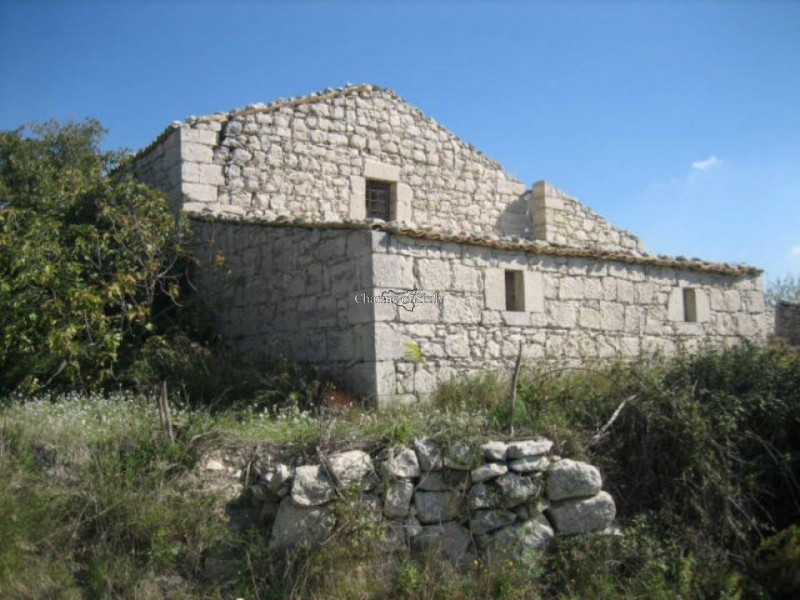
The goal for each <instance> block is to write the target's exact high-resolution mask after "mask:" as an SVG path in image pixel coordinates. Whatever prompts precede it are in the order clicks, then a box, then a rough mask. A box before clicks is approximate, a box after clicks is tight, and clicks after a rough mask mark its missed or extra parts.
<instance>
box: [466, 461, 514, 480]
mask: <svg viewBox="0 0 800 600" xmlns="http://www.w3.org/2000/svg"><path fill="white" fill-rule="evenodd" d="M507 472H508V467H507V466H506V465H503V464H500V463H486V464H485V465H481V466H480V467H478V468H477V469H472V471H471V472H470V477H471V478H472V481H474V482H475V483H482V482H484V481H489V480H490V479H495V478H496V477H500V476H501V475H505V474H506V473H507Z"/></svg>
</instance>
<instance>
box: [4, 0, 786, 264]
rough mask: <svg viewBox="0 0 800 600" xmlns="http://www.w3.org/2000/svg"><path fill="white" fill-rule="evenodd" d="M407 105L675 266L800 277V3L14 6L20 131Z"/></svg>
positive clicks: (8, 46)
mask: <svg viewBox="0 0 800 600" xmlns="http://www.w3.org/2000/svg"><path fill="white" fill-rule="evenodd" d="M347 82H353V83H362V82H370V83H376V84H379V85H383V86H387V87H390V88H392V89H394V90H395V91H396V92H397V93H398V94H400V96H402V97H403V98H405V99H406V100H408V101H409V102H411V103H412V104H414V105H416V106H418V107H419V108H421V109H422V110H423V111H424V112H425V113H426V114H428V115H429V116H431V117H433V118H435V119H436V120H437V121H439V122H440V123H442V124H444V125H445V126H447V127H449V128H450V129H451V130H452V131H454V132H455V133H456V134H458V135H459V136H460V137H462V138H463V139H465V140H466V141H469V142H472V143H473V144H475V145H476V146H477V147H479V148H481V149H482V150H483V151H484V152H486V153H487V154H488V155H489V156H491V157H492V158H495V159H496V160H498V161H500V162H501V163H502V164H503V165H504V166H505V167H506V169H507V170H508V171H510V172H511V173H512V174H514V175H515V176H517V177H519V178H520V179H522V180H523V181H525V182H526V183H528V184H530V183H532V182H534V181H536V180H539V179H547V180H549V181H551V182H552V183H554V184H556V185H557V186H559V187H561V188H562V189H564V190H565V191H567V192H568V193H570V194H572V195H575V196H577V197H578V198H579V199H581V200H582V201H584V202H585V203H587V204H588V205H589V206H590V207H592V208H593V209H595V210H596V211H598V212H600V213H601V214H603V215H604V216H606V217H608V218H609V219H610V220H611V221H612V222H614V223H615V224H617V225H619V226H621V227H625V228H627V229H629V230H631V231H633V232H634V233H636V234H638V235H640V236H641V237H642V239H643V240H644V242H645V244H646V246H647V248H648V249H649V250H651V251H653V252H660V253H667V254H676V255H686V256H698V257H702V258H707V259H712V260H724V261H733V262H739V261H744V262H748V263H750V264H755V265H757V266H760V267H763V268H765V269H766V270H767V277H768V278H774V277H777V276H782V275H786V274H789V273H792V274H795V275H798V274H800V2H745V3H734V2H726V3H712V2H702V3H698V2H682V3H656V2H644V1H640V2H632V1H628V2H620V3H612V2H589V1H584V2H566V3H550V2H522V1H518V2H508V3H502V2H500V3H498V2H493V3H488V2H487V3H482V2H465V3H458V2H454V1H452V2H444V3H428V2H388V1H385V2H371V3H370V2H366V1H364V2H356V3H345V2H281V3H277V2H254V1H241V2H224V3H223V2H210V1H209V2H189V1H174V2H139V3H133V2H113V3H112V2H100V1H94V2H83V3H81V2H68V1H67V2H42V3H36V2H22V1H13V0H10V1H9V0H6V1H5V2H3V3H2V4H0V128H2V129H9V128H14V127H17V126H19V125H21V124H23V123H25V122H29V121H41V120H44V119H48V118H56V119H65V118H68V117H69V118H75V119H80V118H83V117H86V116H94V117H97V118H99V119H100V120H101V121H102V122H103V123H104V124H105V126H106V127H108V128H109V130H110V134H109V137H108V146H109V147H112V148H117V147H120V146H124V147H128V148H131V149H136V148H139V147H141V146H143V145H145V144H147V143H148V142H149V141H150V140H151V139H153V138H154V137H155V136H156V135H157V134H158V133H159V132H160V131H161V130H162V129H163V128H164V127H165V126H166V125H167V124H169V123H170V122H171V121H173V120H179V119H183V118H185V117H186V116H188V115H202V114H206V113H211V112H216V111H220V110H229V109H231V108H235V107H239V106H244V105H247V104H251V103H254V102H269V101H271V100H273V99H275V98H278V97H288V96H294V95H302V94H306V93H309V92H312V91H315V90H318V89H322V88H325V87H337V86H340V85H343V84H345V83H347Z"/></svg>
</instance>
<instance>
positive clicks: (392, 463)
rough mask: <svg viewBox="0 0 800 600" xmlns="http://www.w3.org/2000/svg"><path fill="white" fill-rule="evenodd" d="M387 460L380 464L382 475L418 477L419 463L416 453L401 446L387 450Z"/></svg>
mask: <svg viewBox="0 0 800 600" xmlns="http://www.w3.org/2000/svg"><path fill="white" fill-rule="evenodd" d="M388 453H389V455H388V457H387V459H386V460H385V461H384V462H383V463H382V468H383V471H384V473H386V474H387V475H390V476H392V477H398V478H406V477H419V474H420V469H419V461H418V460H417V455H416V453H415V452H414V451H413V450H412V449H411V448H408V447H406V446H403V445H398V446H394V447H392V448H390V449H389V451H388Z"/></svg>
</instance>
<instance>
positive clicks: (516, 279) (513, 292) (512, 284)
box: [506, 270, 525, 311]
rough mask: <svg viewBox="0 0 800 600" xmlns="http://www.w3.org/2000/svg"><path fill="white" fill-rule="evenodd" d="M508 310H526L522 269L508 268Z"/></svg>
mask: <svg viewBox="0 0 800 600" xmlns="http://www.w3.org/2000/svg"><path fill="white" fill-rule="evenodd" d="M506 310H513V311H524V310H525V286H524V284H523V279H522V271H510V270H506Z"/></svg>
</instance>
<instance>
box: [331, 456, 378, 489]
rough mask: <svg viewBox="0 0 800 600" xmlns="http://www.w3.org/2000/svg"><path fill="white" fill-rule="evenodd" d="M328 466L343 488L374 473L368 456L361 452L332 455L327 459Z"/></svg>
mask: <svg viewBox="0 0 800 600" xmlns="http://www.w3.org/2000/svg"><path fill="white" fill-rule="evenodd" d="M328 466H329V467H330V470H331V472H332V473H333V474H334V476H335V477H336V478H337V479H338V480H339V483H341V484H342V485H343V486H349V485H353V484H355V483H360V482H361V481H363V480H365V479H367V478H368V477H369V476H370V475H372V474H373V473H374V469H373V468H372V460H371V459H370V457H369V454H367V453H366V452H362V451H361V450H351V451H349V452H342V453H340V454H334V455H333V456H331V457H329V458H328Z"/></svg>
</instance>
